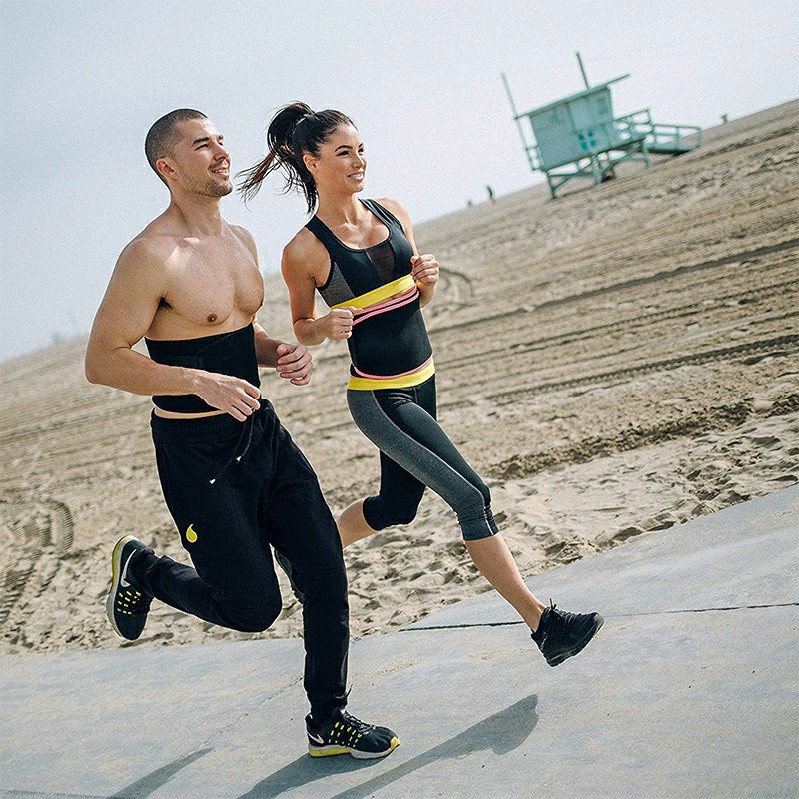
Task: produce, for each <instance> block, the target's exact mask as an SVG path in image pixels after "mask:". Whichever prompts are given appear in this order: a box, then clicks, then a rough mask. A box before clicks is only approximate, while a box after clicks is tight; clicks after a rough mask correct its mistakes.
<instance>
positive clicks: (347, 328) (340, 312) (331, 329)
mask: <svg viewBox="0 0 799 799" xmlns="http://www.w3.org/2000/svg"><path fill="white" fill-rule="evenodd" d="M357 310H358V309H357V308H355V307H346V308H334V309H333V310H332V311H331V312H330V313H329V314H327V315H326V316H323V317H322V318H321V319H319V320H318V326H319V328H320V329H321V330H322V332H323V333H324V334H325V336H326V337H327V338H331V339H333V340H334V341H340V340H342V339H347V338H349V337H350V336H352V324H353V321H354V319H355V311H357Z"/></svg>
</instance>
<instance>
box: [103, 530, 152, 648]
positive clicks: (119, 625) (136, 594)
mask: <svg viewBox="0 0 799 799" xmlns="http://www.w3.org/2000/svg"><path fill="white" fill-rule="evenodd" d="M146 549H147V547H145V546H144V544H142V542H141V541H138V540H137V539H136V538H135V537H134V536H132V535H126V536H123V537H122V538H120V539H119V541H117V542H116V545H115V546H114V551H113V552H112V553H111V590H110V591H109V592H108V598H107V599H106V602H105V610H106V613H107V614H108V620H109V621H110V622H111V626H112V627H113V628H114V630H115V631H116V633H117V634H118V635H121V636H122V637H123V638H127V639H128V641H135V640H136V639H137V638H138V637H139V636H140V635H141V632H142V630H143V629H144V625H145V623H146V622H147V614H148V613H149V611H150V603H151V602H152V601H153V598H152V597H151V596H149V595H148V594H143V593H142V592H141V591H138V590H137V589H135V588H134V587H133V586H132V585H131V584H130V583H129V582H128V580H127V573H128V565H129V564H130V559H131V558H132V557H133V555H135V554H136V552H139V551H141V550H146Z"/></svg>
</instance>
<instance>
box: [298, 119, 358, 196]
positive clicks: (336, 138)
mask: <svg viewBox="0 0 799 799" xmlns="http://www.w3.org/2000/svg"><path fill="white" fill-rule="evenodd" d="M304 158H305V165H306V166H307V167H308V170H309V171H310V173H311V175H312V176H313V179H314V180H315V181H316V186H317V188H321V189H322V190H323V191H325V190H327V191H334V192H336V193H342V194H347V193H349V194H354V193H355V192H358V191H362V190H363V186H364V180H365V178H366V156H365V154H364V146H363V142H362V141H361V136H360V134H359V133H358V129H357V128H354V127H353V126H352V125H341V126H340V127H338V128H336V129H335V130H333V131H332V133H331V134H330V136H329V137H328V139H327V141H326V142H324V143H323V144H322V146H321V147H320V148H319V155H316V156H314V155H310V154H306V155H305V156H304Z"/></svg>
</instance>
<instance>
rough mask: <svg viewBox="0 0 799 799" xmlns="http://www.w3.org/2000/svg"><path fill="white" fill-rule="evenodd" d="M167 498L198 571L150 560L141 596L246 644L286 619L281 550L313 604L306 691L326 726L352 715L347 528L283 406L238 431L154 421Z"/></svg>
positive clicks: (207, 423) (262, 412)
mask: <svg viewBox="0 0 799 799" xmlns="http://www.w3.org/2000/svg"><path fill="white" fill-rule="evenodd" d="M151 426H152V433H153V441H154V443H155V452H156V460H157V463H158V474H159V477H160V479H161V486H162V488H163V491H164V498H165V499H166V504H167V506H168V508H169V511H170V513H171V514H172V518H173V519H174V520H175V524H176V525H177V528H178V530H179V532H180V537H181V541H182V543H183V547H184V548H185V549H186V551H187V552H188V553H189V555H190V557H191V561H192V563H193V564H194V568H192V567H190V566H186V565H184V564H181V563H177V562H175V561H174V560H172V559H171V558H168V557H166V556H162V557H158V556H156V555H155V554H150V553H146V554H145V555H143V556H142V557H141V558H140V559H138V560H136V561H134V565H133V569H132V572H133V573H132V578H133V583H134V585H136V584H138V585H137V587H139V588H141V589H143V590H144V591H146V592H147V593H148V594H151V595H153V596H155V597H156V598H157V599H160V600H161V601H163V602H166V603H167V604H168V605H171V606H172V607H175V608H178V609H180V610H183V611H186V612H187V613H191V614H193V615H194V616H197V617H199V618H201V619H204V620H205V621H209V622H212V623H214V624H219V625H222V626H223V627H230V628H232V629H234V630H241V631H243V632H258V631H261V630H265V629H266V628H268V627H269V626H270V625H271V624H272V623H273V622H274V620H275V619H276V618H277V617H278V615H279V614H280V611H281V607H282V600H281V596H280V589H279V586H278V582H277V577H276V575H275V567H274V563H273V559H272V553H271V551H270V544H271V545H272V546H273V547H274V548H275V549H276V550H277V551H278V552H280V554H281V555H283V556H284V557H285V559H286V560H288V562H289V564H290V566H291V572H292V579H293V581H294V583H295V584H296V585H297V587H298V589H300V590H301V591H302V593H303V594H304V604H303V621H304V625H305V629H304V640H305V652H306V658H305V690H306V692H307V693H308V698H309V699H310V702H311V712H312V714H313V719H314V723H324V722H325V721H327V719H328V718H329V717H330V716H331V715H332V713H333V711H334V710H335V709H336V708H343V707H344V706H345V705H346V701H347V700H346V681H347V656H348V651H349V605H348V599H347V576H346V570H345V566H344V558H343V555H342V549H341V540H340V538H339V534H338V529H337V528H336V523H335V521H334V519H333V516H332V514H331V512H330V509H329V508H328V506H327V503H326V502H325V499H324V497H323V496H322V492H321V489H320V488H319V482H318V480H317V477H316V474H315V473H314V471H313V468H312V467H311V465H310V463H308V460H307V459H306V458H305V456H304V455H303V454H302V452H301V451H300V449H299V447H297V445H296V444H295V443H294V441H293V440H292V438H291V436H290V435H289V433H288V431H287V430H286V429H285V428H284V427H283V425H282V424H281V423H280V420H279V419H278V418H277V415H276V413H275V410H274V408H273V406H272V404H271V403H270V402H269V401H267V400H265V399H262V400H261V407H260V409H259V410H257V411H255V412H254V413H253V414H252V415H251V416H249V417H248V418H247V420H246V421H245V422H238V421H236V420H235V419H233V417H231V416H229V415H227V414H225V415H220V416H213V417H207V418H203V419H196V420H183V419H164V418H162V417H159V416H155V415H153V417H152V423H151Z"/></svg>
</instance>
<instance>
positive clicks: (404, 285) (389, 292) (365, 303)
mask: <svg viewBox="0 0 799 799" xmlns="http://www.w3.org/2000/svg"><path fill="white" fill-rule="evenodd" d="M414 285H415V281H414V279H413V278H412V277H411V276H410V275H403V276H402V277H401V278H399V279H398V280H392V281H391V283H386V284H385V286H379V287H378V288H376V289H373V290H372V291H367V292H366V294H361V296H360V297H353V298H352V299H351V300H347V301H346V302H340V303H338V305H333V306H331V307H332V308H368V307H369V306H370V305H375V304H376V303H378V302H382V301H383V300H387V299H388V298H389V297H393V296H394V295H395V294H401V293H402V292H403V291H408V289H412V288H413V287H414Z"/></svg>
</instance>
